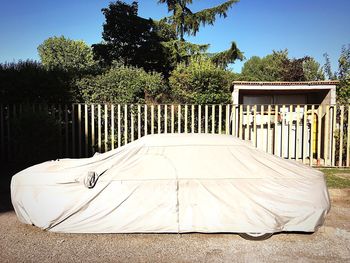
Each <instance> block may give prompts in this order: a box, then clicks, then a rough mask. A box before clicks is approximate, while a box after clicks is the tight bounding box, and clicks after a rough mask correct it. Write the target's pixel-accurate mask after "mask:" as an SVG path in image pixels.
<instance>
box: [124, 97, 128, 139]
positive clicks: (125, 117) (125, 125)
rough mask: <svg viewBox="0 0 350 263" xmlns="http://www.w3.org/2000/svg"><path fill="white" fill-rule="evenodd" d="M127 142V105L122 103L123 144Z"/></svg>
mask: <svg viewBox="0 0 350 263" xmlns="http://www.w3.org/2000/svg"><path fill="white" fill-rule="evenodd" d="M127 143H128V105H127V104H125V105H124V145H126V144H127Z"/></svg>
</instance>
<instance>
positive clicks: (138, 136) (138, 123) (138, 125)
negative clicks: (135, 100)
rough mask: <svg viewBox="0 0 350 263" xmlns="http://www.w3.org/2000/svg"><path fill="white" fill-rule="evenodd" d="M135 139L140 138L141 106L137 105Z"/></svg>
mask: <svg viewBox="0 0 350 263" xmlns="http://www.w3.org/2000/svg"><path fill="white" fill-rule="evenodd" d="M137 138H138V139H140V138H141V105H140V104H138V105H137Z"/></svg>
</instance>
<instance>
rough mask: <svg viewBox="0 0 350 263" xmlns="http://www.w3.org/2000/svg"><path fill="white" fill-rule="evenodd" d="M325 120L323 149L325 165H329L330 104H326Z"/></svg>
mask: <svg viewBox="0 0 350 263" xmlns="http://www.w3.org/2000/svg"><path fill="white" fill-rule="evenodd" d="M324 121H325V124H324V126H325V129H324V147H323V149H324V151H323V158H324V165H325V166H327V165H328V150H329V105H327V106H326V114H325V117H324Z"/></svg>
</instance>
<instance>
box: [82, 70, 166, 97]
mask: <svg viewBox="0 0 350 263" xmlns="http://www.w3.org/2000/svg"><path fill="white" fill-rule="evenodd" d="M77 86H78V88H79V90H80V92H81V93H82V98H83V100H84V101H85V102H89V103H145V102H158V101H159V100H161V98H162V96H163V95H164V93H165V92H166V88H165V87H166V86H165V85H164V82H163V78H162V76H161V74H159V73H154V72H153V73H147V72H146V71H144V70H143V69H139V68H135V67H132V66H124V65H121V64H114V65H113V66H112V67H111V68H110V69H109V70H107V71H106V72H105V73H103V74H101V75H97V76H88V77H85V78H82V79H81V80H79V81H78V82H77Z"/></svg>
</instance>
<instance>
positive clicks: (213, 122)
mask: <svg viewBox="0 0 350 263" xmlns="http://www.w3.org/2000/svg"><path fill="white" fill-rule="evenodd" d="M211 133H215V105H212V106H211Z"/></svg>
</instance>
